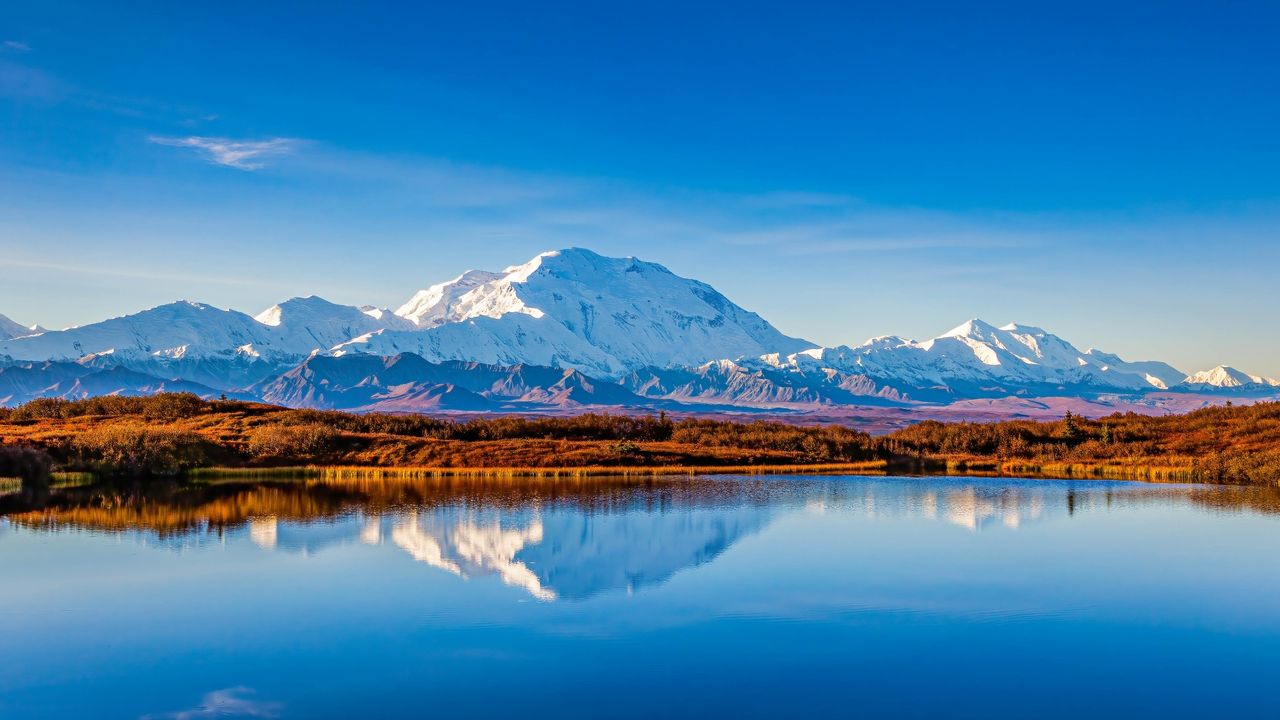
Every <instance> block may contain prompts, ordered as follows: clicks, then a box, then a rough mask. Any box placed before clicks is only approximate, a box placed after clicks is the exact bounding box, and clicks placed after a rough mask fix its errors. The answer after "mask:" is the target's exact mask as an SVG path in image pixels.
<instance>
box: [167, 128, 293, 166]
mask: <svg viewBox="0 0 1280 720" xmlns="http://www.w3.org/2000/svg"><path fill="white" fill-rule="evenodd" d="M150 140H151V142H153V143H155V144H157V145H167V146H169V147H181V148H191V149H192V150H195V151H197V152H198V153H200V154H201V155H203V156H204V158H205V159H206V160H208V161H209V162H211V163H213V164H215V165H224V166H226V167H231V168H235V169H237V170H261V169H262V168H264V167H266V160H268V159H270V158H275V157H281V156H284V155H289V154H291V153H293V152H294V151H295V150H297V148H298V146H299V145H300V144H301V141H300V140H297V139H295V138H283V137H278V138H269V139H267V140H233V139H231V138H222V137H204V136H200V135H192V136H189V137H162V136H152V137H151V138H150Z"/></svg>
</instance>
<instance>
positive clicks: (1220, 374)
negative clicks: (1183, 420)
mask: <svg viewBox="0 0 1280 720" xmlns="http://www.w3.org/2000/svg"><path fill="white" fill-rule="evenodd" d="M1183 385H1184V386H1187V387H1189V388H1195V389H1200V390H1203V389H1209V388H1215V389H1223V388H1232V389H1266V388H1275V387H1280V380H1276V379H1274V378H1269V377H1260V376H1258V375H1250V374H1248V373H1245V372H1242V371H1240V370H1237V369H1235V368H1233V367H1229V366H1227V365H1219V366H1218V367H1216V368H1213V369H1212V370H1201V371H1200V372H1198V373H1193V374H1191V375H1188V376H1187V378H1186V380H1184V381H1183Z"/></svg>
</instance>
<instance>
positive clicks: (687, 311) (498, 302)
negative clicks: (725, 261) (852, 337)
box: [337, 248, 813, 377]
mask: <svg viewBox="0 0 1280 720" xmlns="http://www.w3.org/2000/svg"><path fill="white" fill-rule="evenodd" d="M397 313H398V314H399V315H401V316H402V317H404V318H406V319H408V320H411V321H413V322H414V323H415V324H416V325H417V326H418V327H419V328H421V330H419V331H418V332H394V331H384V332H380V333H376V334H374V335H371V336H368V337H362V338H359V339H357V340H355V341H353V342H352V343H349V344H348V345H347V346H343V347H341V348H339V349H338V350H337V352H339V353H345V352H365V353H373V354H378V355H387V354H394V353H399V352H413V353H416V354H419V355H422V356H423V357H426V358H428V359H431V360H476V361H481V362H491V363H507V364H510V363H515V362H527V363H534V364H540V365H555V366H561V367H571V368H576V369H579V370H582V371H584V372H588V373H593V374H596V375H600V376H604V377H618V376H620V375H622V374H623V373H625V372H627V371H630V370H636V369H639V368H642V367H647V366H657V367H670V366H676V365H696V364H699V363H703V362H706V361H708V360H713V359H717V358H722V357H728V358H738V357H750V356H757V355H760V354H763V353H769V352H784V353H789V352H796V351H799V350H802V349H805V348H811V347H813V344H812V343H809V342H806V341H804V340H799V339H796V338H792V337H788V336H786V335H783V334H782V333H781V332H779V331H778V330H777V329H776V328H774V327H773V326H772V325H770V324H769V323H768V322H766V321H765V320H764V319H763V318H761V317H760V316H759V315H757V314H755V313H753V312H748V311H746V310H743V309H742V308H741V307H738V306H737V305H735V304H733V303H732V302H730V301H729V299H728V298H726V297H725V296H724V295H721V294H720V293H719V292H717V291H716V290H715V289H714V288H712V287H711V286H710V285H707V284H706V283H702V282H699V281H697V280H689V279H687V278H682V277H680V276H678V275H675V274H674V273H672V272H671V271H670V270H667V269H666V268H664V267H663V266H661V265H658V264H655V263H650V262H644V261H641V260H637V259H635V258H608V257H604V256H601V255H598V254H596V253H594V252H591V251H590V250H584V249H581V248H570V249H567V250H559V251H553V252H546V253H542V254H540V255H538V256H537V257H535V258H533V259H532V260H530V261H529V262H526V263H524V264H522V265H515V266H512V267H509V268H507V269H505V270H503V271H502V272H501V273H492V272H485V271H474V270H473V271H470V272H467V273H464V274H462V275H461V276H459V277H457V278H455V279H453V280H451V281H449V282H446V283H441V284H438V285H433V286H431V287H429V288H427V289H426V290H423V291H421V292H419V293H417V294H416V295H414V296H413V297H412V298H411V299H410V300H409V301H408V302H407V303H405V304H404V306H402V307H401V308H400V309H399V310H398V311H397Z"/></svg>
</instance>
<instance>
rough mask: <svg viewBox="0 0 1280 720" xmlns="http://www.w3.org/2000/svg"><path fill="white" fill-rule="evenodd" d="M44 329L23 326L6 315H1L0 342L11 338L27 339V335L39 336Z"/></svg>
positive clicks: (34, 326)
mask: <svg viewBox="0 0 1280 720" xmlns="http://www.w3.org/2000/svg"><path fill="white" fill-rule="evenodd" d="M44 331H45V330H44V328H42V327H40V326H39V325H31V326H27V325H23V324H21V323H17V322H14V321H13V320H10V319H9V318H8V317H7V316H5V315H0V340H8V339H10V338H17V337H26V336H27V335H37V334H39V333H42V332H44Z"/></svg>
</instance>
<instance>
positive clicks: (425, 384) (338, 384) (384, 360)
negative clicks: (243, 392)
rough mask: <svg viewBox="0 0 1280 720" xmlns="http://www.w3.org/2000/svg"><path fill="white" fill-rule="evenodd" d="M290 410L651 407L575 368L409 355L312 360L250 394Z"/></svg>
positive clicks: (254, 389) (472, 409)
mask: <svg viewBox="0 0 1280 720" xmlns="http://www.w3.org/2000/svg"><path fill="white" fill-rule="evenodd" d="M250 392H251V393H252V394H253V395H255V396H257V397H260V398H262V399H263V400H265V401H267V402H272V403H277V404H280V405H289V406H292V407H311V408H323V409H342V410H380V411H436V410H448V411H477V410H499V409H502V408H503V407H506V408H507V409H510V410H519V409H526V410H528V409H546V408H571V407H578V406H586V405H597V406H614V407H618V406H631V407H640V406H644V405H646V404H651V403H650V402H649V401H646V400H645V399H644V398H640V397H638V396H636V395H635V394H633V393H631V392H628V391H627V390H626V389H624V388H622V387H621V386H619V385H616V384H614V383H610V382H603V381H596V380H593V379H592V378H589V377H587V376H585V375H583V374H582V373H580V372H578V371H576V370H569V369H563V368H551V367H540V366H531V365H517V366H499V365H488V364H484V363H464V362H457V361H449V362H444V363H433V362H430V361H428V360H425V359H424V358H422V357H420V356H418V355H413V354H409V353H401V354H399V355H394V356H391V357H382V356H376V355H343V356H338V357H330V356H323V355H315V356H312V357H310V358H307V360H306V361H305V362H303V363H302V364H300V365H298V366H297V367H295V368H293V369H292V370H290V371H288V372H286V373H284V374H283V375H280V376H279V377H277V378H274V379H271V380H270V381H267V382H263V383H261V384H259V385H257V386H255V387H253V388H251V389H250Z"/></svg>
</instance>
